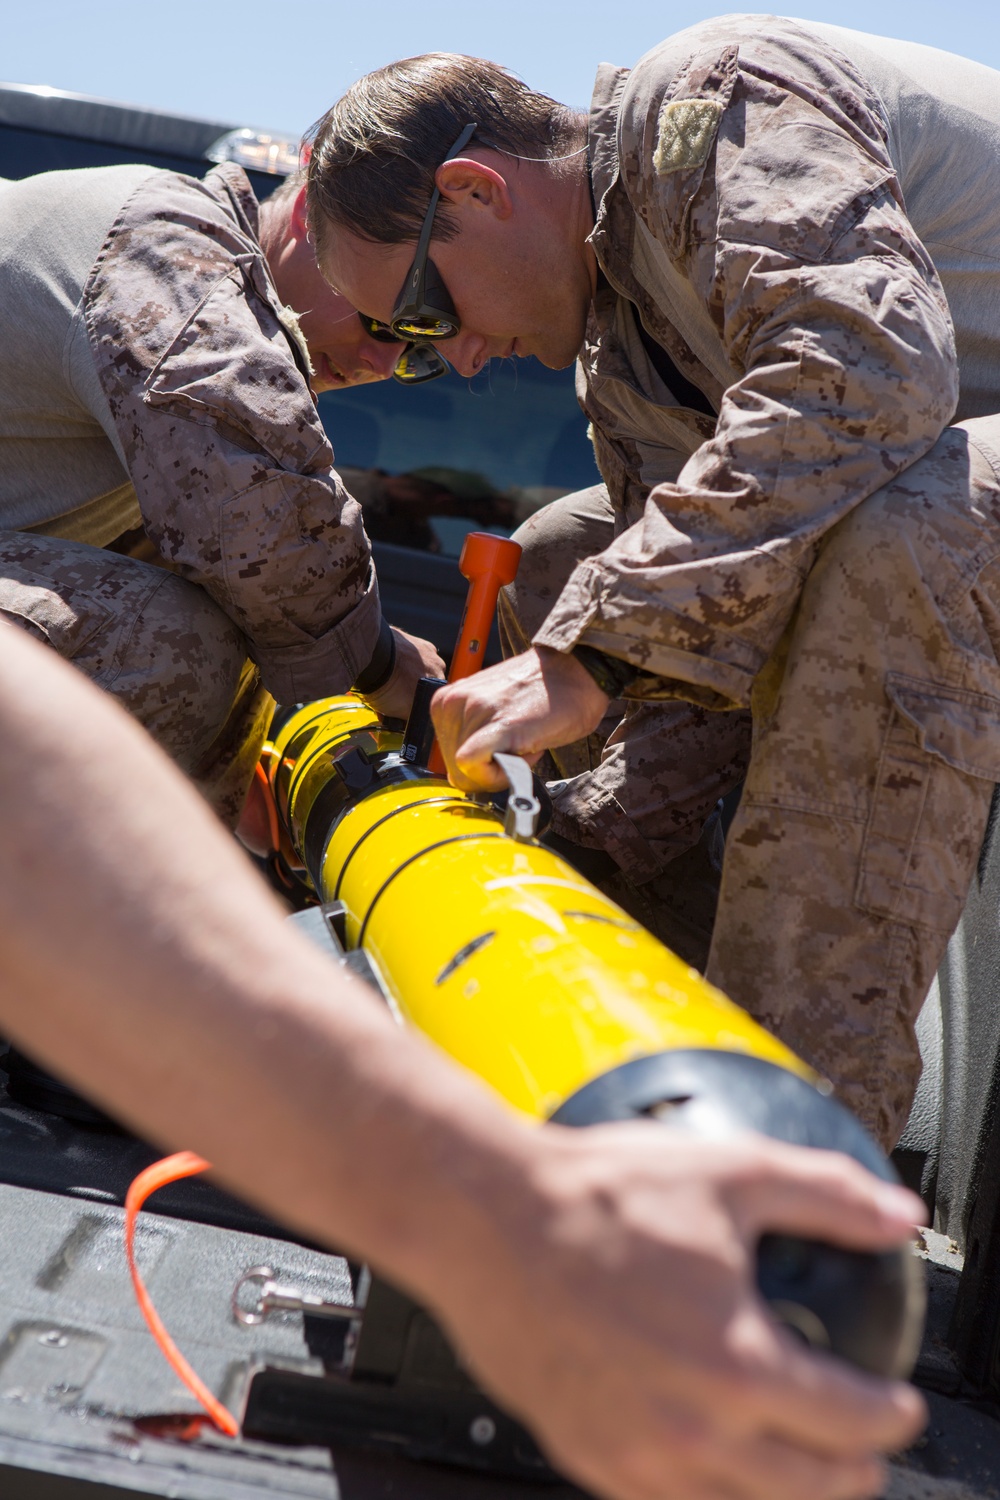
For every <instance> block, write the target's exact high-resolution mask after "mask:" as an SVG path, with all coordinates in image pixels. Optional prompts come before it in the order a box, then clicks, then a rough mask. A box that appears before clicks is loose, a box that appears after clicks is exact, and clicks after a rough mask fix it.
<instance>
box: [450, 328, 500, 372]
mask: <svg viewBox="0 0 1000 1500" xmlns="http://www.w3.org/2000/svg"><path fill="white" fill-rule="evenodd" d="M440 348H441V353H442V354H443V355H444V357H445V359H446V360H447V361H448V363H449V364H450V365H451V366H452V368H453V369H455V370H457V371H458V373H459V374H460V375H465V376H472V375H478V374H479V372H480V370H481V369H482V368H483V365H484V364H485V363H486V361H487V359H489V353H488V351H487V348H486V340H485V339H484V338H481V337H480V335H479V334H477V333H460V334H458V335H456V337H455V338H453V339H446V340H443V341H442V343H441V346H440Z"/></svg>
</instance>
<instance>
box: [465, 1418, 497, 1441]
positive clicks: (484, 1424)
mask: <svg viewBox="0 0 1000 1500" xmlns="http://www.w3.org/2000/svg"><path fill="white" fill-rule="evenodd" d="M496 1435H497V1424H496V1423H495V1422H494V1420H493V1418H492V1417H476V1419H475V1420H474V1422H473V1423H472V1426H471V1427H470V1428H469V1436H470V1438H471V1439H472V1441H473V1442H474V1443H477V1444H478V1445H479V1447H480V1448H485V1447H486V1446H487V1444H488V1443H492V1441H493V1439H494V1438H495V1437H496Z"/></svg>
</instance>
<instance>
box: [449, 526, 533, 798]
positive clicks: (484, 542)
mask: <svg viewBox="0 0 1000 1500" xmlns="http://www.w3.org/2000/svg"><path fill="white" fill-rule="evenodd" d="M520 561H521V548H520V545H519V544H518V543H517V542H512V541H511V540H510V538H509V537H506V536H494V535H493V533H492V532H489V531H470V532H469V534H468V536H467V537H466V538H465V542H464V544H463V546H462V555H461V557H460V558H459V559H458V570H459V572H460V573H461V575H462V577H463V578H467V579H468V580H469V593H468V597H467V598H466V601H465V612H464V614H463V615H462V624H461V628H460V629H459V632H458V642H457V644H456V646H455V652H454V655H453V656H452V658H451V666H450V667H449V668H448V681H449V682H458V681H460V680H461V678H463V677H471V676H472V674H473V672H478V671H479V669H480V667H481V666H482V665H483V658H484V656H485V654H486V643H487V641H488V640H489V635H490V630H491V628H492V625H493V616H494V615H495V614H496V608H497V599H498V598H499V596H500V590H501V589H502V588H503V587H504V585H505V584H507V583H513V582H514V579H515V577H516V576H517V565H518V563H519V562H520ZM428 766H429V769H430V770H431V771H433V772H434V774H435V775H436V776H443V775H444V769H445V767H444V756H443V755H442V754H441V751H440V749H439V748H438V743H437V740H435V741H434V744H433V746H432V748H431V753H430V759H429V761H428Z"/></svg>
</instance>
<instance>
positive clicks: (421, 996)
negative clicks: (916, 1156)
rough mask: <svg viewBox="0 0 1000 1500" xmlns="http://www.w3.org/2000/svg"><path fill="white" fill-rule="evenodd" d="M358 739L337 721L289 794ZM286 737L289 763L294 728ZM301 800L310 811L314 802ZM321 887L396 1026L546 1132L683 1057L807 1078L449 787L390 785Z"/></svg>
mask: <svg viewBox="0 0 1000 1500" xmlns="http://www.w3.org/2000/svg"><path fill="white" fill-rule="evenodd" d="M351 724H355V725H357V727H358V729H359V731H361V732H364V729H365V728H366V726H364V725H363V723H362V720H361V718H360V716H359V715H357V714H356V713H355V712H354V710H353V709H352V710H351V711H350V712H348V713H343V714H341V713H338V711H336V710H334V711H333V712H332V713H331V714H329V715H327V716H325V717H323V718H321V719H320V720H319V721H318V727H317V728H316V730H315V735H314V737H313V738H312V741H311V743H309V742H308V739H309V737H306V739H307V743H305V744H303V743H302V742H301V738H300V739H299V741H298V743H297V745H296V748H297V758H296V766H293V767H291V768H290V772H289V784H290V785H293V792H294V783H295V772H296V769H297V766H298V764H299V763H303V764H304V763H307V762H310V757H311V763H313V764H318V763H319V761H320V759H321V757H320V755H319V749H318V747H319V745H320V741H321V740H322V737H324V736H325V737H326V741H325V742H326V744H327V745H328V744H329V741H330V738H331V737H332V738H334V739H340V741H341V743H343V733H344V732H345V731H346V730H347V728H348V726H350V725H351ZM284 733H285V746H284V747H282V746H281V744H280V741H279V749H282V748H283V749H284V750H287V748H288V745H289V744H291V743H292V742H293V741H295V738H296V730H295V726H294V724H293V725H289V726H286V731H285V732H284ZM328 763H329V755H328V753H327V764H328ZM327 774H329V773H327ZM298 785H300V786H302V787H307V786H308V787H309V793H308V801H309V803H310V805H311V803H312V800H313V797H314V796H315V790H316V789H315V787H312V786H310V783H309V778H307V777H300V778H299V779H298ZM303 795H306V793H303ZM295 801H296V799H295V797H294V795H293V797H292V804H293V805H292V808H291V814H292V821H293V826H294V824H295V822H296V821H297V817H296V814H297V811H298V810H297V808H296V806H295ZM321 887H322V890H321V894H322V895H323V897H324V899H327V900H330V899H334V898H336V899H339V900H341V901H343V902H344V904H345V906H346V908H347V912H348V942H349V944H350V945H351V946H354V945H356V944H357V943H358V941H359V939H362V938H363V945H364V947H365V949H366V951H367V953H368V954H369V956H370V958H371V959H372V961H373V963H374V964H375V966H376V968H377V969H378V972H379V974H380V975H381V977H382V979H383V981H384V983H385V985H386V987H387V989H388V990H389V992H390V994H391V995H392V998H393V1000H394V1002H395V1005H396V1007H397V1008H398V1011H399V1013H400V1015H401V1016H402V1017H403V1018H404V1019H405V1020H407V1021H409V1022H411V1023H412V1024H413V1025H415V1026H418V1027H419V1028H420V1029H421V1030H422V1031H423V1032H424V1033H425V1034H426V1035H427V1036H428V1037H430V1038H431V1039H432V1040H433V1041H434V1042H436V1043H437V1045H438V1046H439V1047H441V1048H442V1049H443V1050H444V1051H445V1052H447V1053H449V1054H450V1055H451V1056H452V1057H453V1058H454V1059H455V1060H456V1061H457V1062H459V1063H461V1064H462V1065H463V1066H464V1067H466V1068H468V1069H470V1070H471V1071H472V1072H474V1073H476V1074H478V1075H479V1076H480V1077H481V1078H482V1079H484V1080H485V1081H486V1082H487V1083H489V1084H490V1085H491V1086H492V1087H493V1088H494V1089H496V1091H497V1092H498V1093H499V1094H500V1095H502V1097H503V1098H505V1099H506V1100H507V1101H508V1102H509V1103H510V1104H512V1105H513V1106H514V1107H515V1108H516V1109H518V1110H520V1111H522V1112H523V1113H525V1114H527V1115H530V1116H532V1117H534V1118H536V1119H544V1118H546V1117H547V1116H549V1115H550V1114H552V1113H553V1111H554V1110H556V1109H557V1108H558V1107H559V1105H560V1104H561V1103H562V1102H563V1101H564V1100H565V1099H567V1098H568V1097H569V1096H570V1095H571V1094H573V1093H575V1092H576V1091H577V1090H578V1089H579V1088H582V1087H583V1085H584V1084H586V1083H588V1082H590V1081H591V1080H592V1079H594V1078H597V1077H599V1076H600V1075H601V1074H602V1073H606V1072H608V1071H610V1070H611V1069H612V1068H615V1067H617V1066H619V1065H620V1064H622V1063H625V1062H630V1061H632V1060H633V1059H635V1058H638V1057H644V1056H649V1055H652V1054H654V1053H657V1052H663V1051H666V1050H672V1049H676V1048H712V1049H719V1050H724V1051H732V1052H745V1053H749V1054H751V1055H753V1056H755V1057H760V1058H763V1059H765V1060H767V1061H769V1062H773V1063H776V1064H778V1065H779V1066H781V1067H786V1068H789V1069H791V1070H792V1071H794V1072H797V1073H799V1074H801V1075H802V1076H804V1077H806V1078H809V1079H811V1078H812V1076H813V1075H812V1074H811V1073H810V1072H809V1070H808V1069H807V1068H806V1067H805V1066H804V1065H803V1064H802V1063H800V1062H799V1061H798V1059H797V1058H796V1057H795V1056H794V1055H793V1054H792V1053H791V1052H790V1051H789V1050H788V1049H787V1048H786V1047H784V1046H783V1045H782V1044H781V1043H780V1042H778V1041H777V1040H776V1039H775V1038H774V1037H772V1036H770V1035H769V1034H768V1033H767V1032H765V1031H764V1030H762V1028H761V1027H759V1026H758V1025H757V1024H756V1023H755V1022H754V1021H752V1020H751V1019H750V1017H749V1016H748V1015H747V1014H746V1013H745V1012H744V1011H742V1010H740V1009H739V1008H738V1007H737V1006H735V1005H733V1004H732V1003H731V1002H730V1001H729V1000H727V999H726V998H725V996H724V995H722V994H721V993H720V992H719V991H718V990H715V989H713V988H712V987H711V986H710V985H708V984H706V982H705V981H704V980H703V979H702V978H701V976H700V975H698V974H697V973H696V972H695V971H694V970H693V969H689V968H688V967H687V965H686V964H684V963H682V962H681V960H680V959H678V958H676V957H675V956H674V954H672V953H670V952H669V950H668V949H666V948H665V947H664V946H663V945H662V944H661V943H659V942H657V940H656V939H655V938H654V937H652V936H651V935H650V934H649V933H648V932H646V931H645V929H644V928H642V927H640V926H639V925H638V924H637V923H636V922H634V921H633V919H632V918H631V917H629V916H627V915H626V913H624V912H623V911H622V910H621V909H620V908H619V907H617V906H616V905H615V904H614V902H612V901H610V900H609V899H608V898H607V897H606V896H604V895H602V894H601V892H600V891H598V890H596V889H595V887H594V886H592V885H590V883H589V882H588V881H586V880H585V879H584V878H583V876H581V875H579V874H578V873H577V872H576V871H575V870H574V869H572V867H571V866H570V865H568V864H566V863H565V862H564V861H563V860H561V859H559V857H558V856H557V855H555V854H553V853H552V852H551V851H550V850H548V849H545V848H543V847H542V846H541V845H538V844H534V843H530V844H523V843H516V842H515V841H514V840H513V839H509V838H507V837H506V835H505V834H504V832H503V823H502V820H501V818H500V817H499V816H498V815H497V814H496V813H494V812H493V811H492V809H489V808H485V807H481V806H480V805H478V804H477V803H475V802H474V801H472V799H471V798H469V797H467V796H466V795H465V794H464V793H461V792H458V791H455V789H454V788H452V787H449V786H448V784H447V783H446V782H444V781H441V780H437V779H427V780H424V781H419V782H408V783H403V784H402V785H398V786H388V787H385V788H382V789H380V790H378V791H375V792H373V793H372V794H371V795H369V796H367V797H365V798H364V799H363V800H362V801H361V802H359V803H358V804H357V805H356V806H354V807H353V808H351V809H350V811H348V812H347V813H346V814H345V815H344V816H343V817H342V818H341V820H340V823H339V824H338V826H337V828H336V830H335V832H334V835H333V838H332V839H331V841H330V844H329V847H328V849H327V853H326V856H325V861H324V867H323V871H322V879H321Z"/></svg>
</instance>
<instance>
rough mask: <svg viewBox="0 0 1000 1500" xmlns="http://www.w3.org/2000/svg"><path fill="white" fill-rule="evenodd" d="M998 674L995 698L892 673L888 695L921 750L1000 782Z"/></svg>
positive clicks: (888, 683) (969, 773) (988, 694)
mask: <svg viewBox="0 0 1000 1500" xmlns="http://www.w3.org/2000/svg"><path fill="white" fill-rule="evenodd" d="M993 671H994V674H995V675H996V677H997V682H996V687H997V693H996V694H994V693H974V692H971V691H969V690H967V689H964V688H956V687H949V686H948V685H947V684H945V683H940V682H925V681H923V680H922V679H920V678H918V677H906V676H904V675H903V674H902V673H901V672H890V673H889V674H888V676H887V678H886V691H887V692H888V694H889V697H890V699H891V700H892V702H893V703H894V704H895V705H896V707H897V708H898V710H899V712H900V713H901V714H902V715H903V717H904V718H905V719H906V720H907V721H908V722H909V723H910V724H912V726H913V728H914V729H915V730H916V732H917V737H918V739H919V742H920V746H921V749H923V750H927V751H929V752H930V753H931V754H932V755H938V756H940V757H941V759H942V760H944V761H947V763H948V765H950V766H954V767H955V768H956V770H959V771H965V772H966V773H967V774H968V775H970V776H981V777H983V778H984V779H985V780H987V781H997V782H1000V669H997V668H994V669H993ZM991 685H992V684H991Z"/></svg>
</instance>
